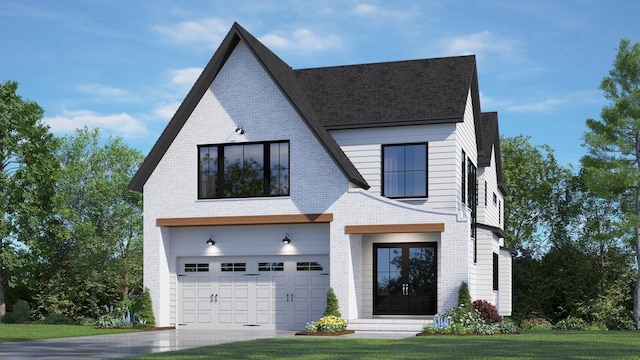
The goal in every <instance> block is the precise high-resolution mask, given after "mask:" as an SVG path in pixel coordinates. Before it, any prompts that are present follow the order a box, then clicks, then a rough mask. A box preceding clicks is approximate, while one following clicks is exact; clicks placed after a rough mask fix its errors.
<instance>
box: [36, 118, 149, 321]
mask: <svg viewBox="0 0 640 360" xmlns="http://www.w3.org/2000/svg"><path fill="white" fill-rule="evenodd" d="M56 157H57V159H58V162H59V164H60V170H59V172H58V173H56V174H55V176H54V177H55V180H56V183H55V196H54V197H53V199H52V203H53V206H54V207H55V210H54V211H53V212H52V215H51V219H49V222H48V224H47V228H48V231H49V232H50V233H51V241H49V242H48V243H47V244H39V246H38V247H34V249H33V251H34V252H38V253H39V254H42V255H41V259H42V260H41V262H40V271H39V273H38V279H39V281H40V284H39V288H40V289H44V290H46V291H41V292H39V293H38V294H36V296H35V299H34V300H35V303H36V305H37V306H36V311H37V312H38V313H39V314H40V315H41V316H42V315H48V314H51V313H52V311H53V313H58V314H64V315H68V316H74V317H78V316H95V315H97V313H98V311H99V309H100V308H101V305H105V304H113V303H115V302H116V301H117V300H118V299H127V298H128V297H129V295H131V294H132V293H134V292H138V293H139V292H141V291H142V196H141V194H140V193H137V192H134V191H131V190H129V189H128V187H127V186H128V183H129V180H130V179H131V177H132V176H133V174H134V172H135V171H136V170H137V169H138V167H139V165H140V163H141V162H142V159H143V156H142V154H140V153H139V152H138V151H137V150H134V149H130V148H128V147H127V146H126V145H124V144H123V143H122V141H121V139H119V138H109V139H107V140H106V141H101V139H100V133H99V131H98V130H97V129H87V128H84V129H80V130H77V131H76V133H75V134H73V135H71V136H67V137H65V138H64V139H63V141H62V144H61V146H60V148H59V150H58V151H57V152H56Z"/></svg>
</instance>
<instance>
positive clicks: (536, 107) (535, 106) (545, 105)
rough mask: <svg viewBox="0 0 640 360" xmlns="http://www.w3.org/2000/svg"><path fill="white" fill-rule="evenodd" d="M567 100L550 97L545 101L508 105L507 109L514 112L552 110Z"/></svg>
mask: <svg viewBox="0 0 640 360" xmlns="http://www.w3.org/2000/svg"><path fill="white" fill-rule="evenodd" d="M566 103H567V100H565V99H553V98H549V99H546V100H543V101H538V102H533V103H528V104H520V105H510V106H507V107H506V110H507V111H514V112H522V111H526V112H541V111H542V112H544V111H552V110H555V109H557V108H558V107H561V106H562V105H564V104H566Z"/></svg>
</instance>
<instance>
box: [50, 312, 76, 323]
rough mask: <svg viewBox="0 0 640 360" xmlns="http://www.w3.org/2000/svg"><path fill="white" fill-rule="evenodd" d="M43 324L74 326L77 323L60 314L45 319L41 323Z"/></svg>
mask: <svg viewBox="0 0 640 360" xmlns="http://www.w3.org/2000/svg"><path fill="white" fill-rule="evenodd" d="M43 323H44V324H51V325H76V324H77V322H76V321H75V320H73V319H72V318H71V317H69V316H67V315H62V314H53V315H49V316H48V317H46V318H45V319H44V321H43Z"/></svg>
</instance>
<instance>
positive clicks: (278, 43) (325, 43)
mask: <svg viewBox="0 0 640 360" xmlns="http://www.w3.org/2000/svg"><path fill="white" fill-rule="evenodd" d="M260 41H261V42H262V43H264V44H265V45H266V46H267V47H270V48H277V49H296V50H302V51H320V50H326V49H330V48H339V47H342V39H341V38H340V37H339V36H337V35H332V34H323V35H317V34H314V33H313V32H312V31H311V30H309V29H306V28H302V29H298V30H296V31H294V32H293V34H291V35H290V36H288V37H286V36H280V35H276V34H267V35H265V36H262V37H261V38H260Z"/></svg>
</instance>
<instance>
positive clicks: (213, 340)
mask: <svg viewBox="0 0 640 360" xmlns="http://www.w3.org/2000/svg"><path fill="white" fill-rule="evenodd" d="M295 336H296V335H295V332H294V331H266V330H184V329H180V330H160V331H144V332H135V333H125V334H111V335H98V336H84V337H76V338H66V339H49V340H37V341H22V342H15V343H2V344H0V359H3V360H13V359H36V358H37V359H112V358H121V357H128V356H136V355H146V354H153V353H157V352H164V351H174V350H183V349H190V348H196V347H202V346H210V345H219V344H224V343H229V342H235V341H248V340H255V339H267V338H286V337H295ZM409 336H415V334H407V333H377V334H376V333H355V334H350V335H343V336H340V337H341V338H385V339H402V338H405V337H409Z"/></svg>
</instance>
